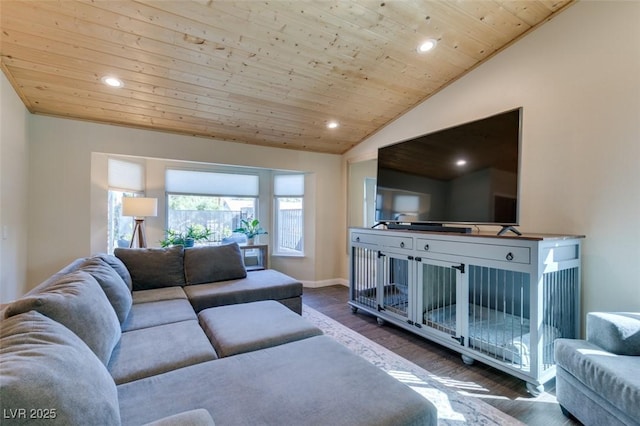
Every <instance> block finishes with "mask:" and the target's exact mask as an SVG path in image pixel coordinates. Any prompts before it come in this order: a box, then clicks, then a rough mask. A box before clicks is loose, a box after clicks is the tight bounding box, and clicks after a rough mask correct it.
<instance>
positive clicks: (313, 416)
mask: <svg viewBox="0 0 640 426" xmlns="http://www.w3.org/2000/svg"><path fill="white" fill-rule="evenodd" d="M149 395H153V398H149ZM265 395H268V397H265ZM118 396H119V401H120V414H121V417H122V423H123V424H133V425H139V424H144V423H145V422H149V421H152V420H155V419H157V418H158V417H162V416H169V415H172V414H174V413H179V412H181V411H186V410H192V409H196V408H204V409H206V410H207V411H209V412H210V413H211V415H212V416H213V417H214V419H215V421H216V423H217V424H235V425H254V424H261V425H282V424H289V425H336V426H337V425H349V426H353V425H409V424H411V425H436V424H437V410H436V408H435V407H434V406H433V405H432V404H431V403H430V402H429V401H428V400H427V399H425V398H424V397H422V396H421V395H419V394H418V393H417V392H415V391H414V390H413V389H411V388H409V387H408V386H407V385H405V384H403V383H401V382H399V381H398V380H396V379H394V378H392V377H391V376H389V375H388V374H387V373H385V372H384V371H382V370H381V369H379V368H377V367H375V366H374V365H372V364H371V363H369V362H368V361H366V360H364V359H363V358H361V357H359V356H357V355H355V354H354V353H353V352H351V351H350V350H349V349H347V348H346V347H344V346H343V345H341V344H339V343H338V342H336V341H335V340H332V339H331V338H330V337H327V336H316V337H310V338H308V339H303V340H298V341H296V342H291V343H287V344H286V345H280V346H275V347H272V348H267V349H262V350H259V351H255V352H248V353H244V354H239V355H234V356H231V357H227V358H221V359H218V360H215V361H210V362H205V363H201V364H196V365H192V366H189V367H185V368H182V369H180V370H174V371H170V372H168V373H164V374H161V375H158V376H154V377H150V378H146V379H142V380H136V381H135V382H130V383H126V384H124V385H120V386H118ZM176 396H179V397H176Z"/></svg>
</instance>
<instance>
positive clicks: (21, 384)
mask: <svg viewBox="0 0 640 426" xmlns="http://www.w3.org/2000/svg"><path fill="white" fill-rule="evenodd" d="M0 348H2V351H1V352H0V405H2V410H3V414H4V420H5V421H7V422H10V417H9V418H7V416H11V415H12V413H13V415H14V416H15V417H19V416H23V418H16V419H15V420H16V421H17V423H19V424H23V423H28V422H29V423H31V422H32V423H42V424H49V423H51V424H61V425H90V424H93V425H119V424H120V409H119V405H118V392H117V390H116V385H115V383H114V381H113V379H112V378H111V376H110V375H109V373H108V371H107V369H106V367H105V366H104V365H102V363H101V362H100V360H98V358H97V357H96V356H95V355H94V354H93V352H91V350H90V349H89V348H88V347H87V345H86V344H84V342H82V340H80V339H79V338H78V336H76V335H75V334H74V333H73V332H71V331H70V330H69V329H67V328H66V327H64V326H63V325H62V324H60V323H58V322H56V321H53V320H52V319H50V318H47V317H46V316H44V315H42V314H40V313H38V312H36V311H29V312H26V313H23V314H19V315H16V316H13V317H11V318H9V319H6V320H3V321H2V326H1V327H0ZM10 410H14V411H10ZM17 410H24V411H17Z"/></svg>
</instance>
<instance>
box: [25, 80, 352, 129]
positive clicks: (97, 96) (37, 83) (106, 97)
mask: <svg viewBox="0 0 640 426" xmlns="http://www.w3.org/2000/svg"><path fill="white" fill-rule="evenodd" d="M16 75H17V77H18V79H19V80H20V85H21V86H22V87H23V88H24V90H25V93H29V92H30V91H31V92H32V93H34V94H42V93H43V92H41V91H45V90H47V89H52V90H54V91H56V92H58V93H65V92H69V91H70V92H76V93H77V96H80V97H84V98H86V99H91V100H92V101H100V100H102V101H104V102H108V103H120V104H122V105H129V106H135V107H136V108H140V109H148V110H152V111H161V112H171V113H174V114H179V115H183V116H187V117H195V118H198V119H208V120H210V121H214V119H213V118H212V117H211V114H216V115H218V116H220V115H222V116H224V117H228V118H234V117H235V114H234V111H233V110H231V112H230V113H227V112H225V111H226V109H225V108H224V107H220V108H215V109H214V108H211V109H209V110H206V111H203V110H194V109H191V108H185V107H180V106H179V107H174V106H172V105H163V104H159V105H160V107H159V108H155V107H151V108H150V107H149V106H148V105H149V102H148V100H139V102H140V104H138V105H135V104H132V102H131V101H129V100H125V101H124V102H123V101H122V100H121V98H119V97H117V96H115V95H112V94H110V93H105V92H98V91H95V90H92V89H90V88H83V87H79V85H77V84H76V85H75V86H74V85H65V86H59V87H55V86H52V84H47V85H45V86H43V85H42V83H41V79H28V78H25V77H24V76H20V75H19V74H18V73H16ZM29 82H31V84H29ZM34 90H35V91H34ZM92 94H93V95H92ZM66 95H68V93H66ZM52 96H56V95H52ZM156 104H157V103H156ZM255 111H259V109H256V110H255ZM241 112H242V113H243V115H245V116H247V119H246V121H247V123H243V124H248V123H249V122H251V121H253V122H255V123H256V124H260V123H267V122H268V123H275V124H278V125H279V126H282V127H283V128H285V129H289V131H291V132H296V131H299V132H302V133H306V132H307V131H306V130H305V129H304V125H305V124H308V123H309V120H310V119H313V116H307V117H306V118H296V119H289V120H287V119H283V118H276V117H273V115H272V114H268V113H267V114H264V113H263V114H256V113H250V112H248V111H241ZM223 123H224V124H225V125H233V124H234V123H233V122H229V121H228V120H227V121H223ZM351 126H352V127H353V128H357V126H358V124H356V123H353V122H350V121H345V122H343V126H342V128H343V129H349V127H351Z"/></svg>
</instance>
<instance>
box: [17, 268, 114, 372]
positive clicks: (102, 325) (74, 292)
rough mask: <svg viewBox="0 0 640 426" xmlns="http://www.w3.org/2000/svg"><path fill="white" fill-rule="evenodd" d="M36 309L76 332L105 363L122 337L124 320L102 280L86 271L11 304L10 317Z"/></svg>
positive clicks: (73, 273) (78, 272)
mask: <svg viewBox="0 0 640 426" xmlns="http://www.w3.org/2000/svg"><path fill="white" fill-rule="evenodd" d="M31 310H35V311H38V312H40V313H41V314H43V315H46V316H47V317H49V318H51V319H53V320H54V321H58V322H59V323H61V324H62V325H64V326H65V327H67V328H68V329H69V330H71V331H73V332H74V333H75V334H76V335H77V336H78V337H79V338H80V339H82V341H84V342H85V343H86V344H87V346H89V348H90V349H91V350H92V351H93V352H94V353H95V354H96V355H97V357H98V358H99V359H100V361H102V363H103V364H104V365H107V364H108V363H109V359H110V358H111V352H113V348H114V347H115V346H116V344H117V343H118V341H119V340H120V335H121V333H122V332H121V329H120V322H119V321H118V317H117V316H116V313H115V311H114V310H113V308H112V307H111V304H110V303H109V299H107V296H106V295H105V294H104V291H102V288H101V287H100V285H99V284H98V282H97V281H96V280H95V278H93V277H92V276H91V275H89V274H88V273H86V272H83V271H76V272H72V273H70V274H67V275H63V276H62V277H60V278H59V279H58V280H57V281H56V282H55V283H52V284H51V285H50V286H48V287H47V288H46V289H45V290H44V291H42V292H41V293H37V294H33V295H28V296H24V297H22V298H21V299H18V300H16V301H15V302H13V303H12V304H11V305H9V306H8V307H7V309H6V311H5V316H6V317H11V316H14V315H18V314H21V313H24V312H28V311H31Z"/></svg>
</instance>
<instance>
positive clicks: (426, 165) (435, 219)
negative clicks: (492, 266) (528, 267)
mask: <svg viewBox="0 0 640 426" xmlns="http://www.w3.org/2000/svg"><path fill="white" fill-rule="evenodd" d="M521 123H522V107H520V108H516V109H513V110H510V111H506V112H503V113H500V114H496V115H493V116H490V117H486V118H483V119H480V120H476V121H472V122H468V123H465V124H461V125H458V126H454V127H450V128H447V129H444V130H439V131H435V132H433V133H428V134H425V135H422V136H418V137H416V138H413V139H409V140H406V141H403V142H398V143H396V144H393V145H389V146H384V147H381V148H379V149H378V170H377V182H376V205H375V208H376V220H377V222H378V223H385V224H387V226H388V227H390V228H403V227H410V228H415V229H438V227H443V225H445V224H471V225H500V226H503V228H504V229H511V230H514V232H517V231H515V228H513V227H514V226H516V225H518V206H519V187H520V185H519V175H520V173H519V172H520V145H521V134H522V132H521ZM443 228H444V230H455V229H456V228H453V229H449V227H443ZM460 229H461V230H460V232H469V231H470V228H464V227H461V228H460Z"/></svg>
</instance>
